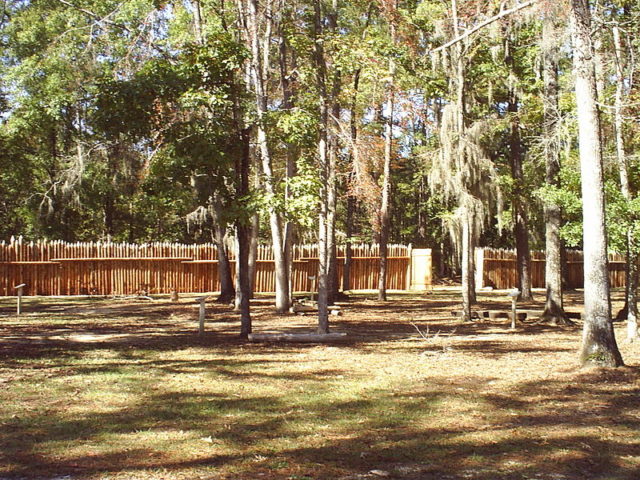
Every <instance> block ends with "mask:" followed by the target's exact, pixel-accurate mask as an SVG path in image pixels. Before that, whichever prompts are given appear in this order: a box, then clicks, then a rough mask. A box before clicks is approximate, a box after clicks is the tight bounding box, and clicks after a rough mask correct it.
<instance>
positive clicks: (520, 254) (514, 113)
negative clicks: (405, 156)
mask: <svg viewBox="0 0 640 480" xmlns="http://www.w3.org/2000/svg"><path fill="white" fill-rule="evenodd" d="M511 49H512V45H511V43H510V42H509V40H505V51H506V55H505V64H506V65H507V68H509V69H510V70H511V71H512V72H513V71H514V70H515V61H514V58H513V52H512V51H511ZM509 90H510V91H509V103H508V105H507V111H508V112H509V114H510V121H511V125H510V132H509V161H510V164H511V178H513V184H514V192H513V203H512V207H513V220H514V226H515V228H514V230H515V232H514V233H515V240H516V268H517V273H518V275H517V281H518V284H517V285H516V286H517V288H518V290H520V295H519V297H518V298H519V300H525V301H528V300H532V299H533V294H532V292H531V251H530V249H529V218H528V214H527V205H526V202H523V201H522V191H523V187H524V174H523V171H522V160H523V152H522V140H521V137H520V122H519V119H518V103H519V99H518V94H517V93H516V89H515V86H513V87H510V89H509Z"/></svg>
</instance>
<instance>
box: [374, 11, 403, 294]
mask: <svg viewBox="0 0 640 480" xmlns="http://www.w3.org/2000/svg"><path fill="white" fill-rule="evenodd" d="M397 7H398V5H397V0H394V1H393V5H392V8H393V11H394V13H395V10H396V9H397ZM389 28H390V30H391V32H390V33H391V43H392V44H395V41H396V32H395V25H394V21H393V19H391V20H390V21H389ZM395 74H396V64H395V61H394V60H393V58H390V59H389V81H388V82H387V104H386V106H385V110H386V115H387V118H386V121H385V125H384V165H383V168H382V200H381V202H380V272H379V276H378V300H381V301H386V300H387V250H388V248H387V243H388V242H389V230H390V227H391V215H390V212H389V210H390V207H389V202H390V198H389V197H390V195H391V156H392V152H393V114H394V107H395Z"/></svg>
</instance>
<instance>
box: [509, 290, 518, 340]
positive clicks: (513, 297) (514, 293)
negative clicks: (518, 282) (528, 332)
mask: <svg viewBox="0 0 640 480" xmlns="http://www.w3.org/2000/svg"><path fill="white" fill-rule="evenodd" d="M508 295H509V296H510V297H511V330H515V328H516V314H517V312H516V302H517V301H518V296H519V295H520V290H518V289H517V288H514V289H513V290H510V291H509V293H508Z"/></svg>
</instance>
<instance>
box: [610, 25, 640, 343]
mask: <svg viewBox="0 0 640 480" xmlns="http://www.w3.org/2000/svg"><path fill="white" fill-rule="evenodd" d="M612 31H613V44H614V48H615V56H616V96H615V108H614V123H615V131H616V154H617V159H618V170H619V172H620V190H621V191H622V195H623V197H624V199H625V200H626V201H627V202H630V201H631V199H632V196H631V187H630V185H629V173H628V171H629V166H628V164H627V156H626V152H625V145H624V136H623V127H624V116H623V111H622V109H623V100H624V88H625V80H626V79H625V75H624V68H623V48H622V40H621V38H620V28H619V26H618V24H617V23H616V24H614V25H613V28H612ZM626 250H627V251H626V254H627V265H626V268H625V278H626V282H625V305H624V308H623V312H625V313H626V316H627V340H629V341H630V342H633V341H635V340H637V339H638V338H639V337H640V332H638V292H637V290H638V255H637V252H635V251H634V245H633V232H632V229H631V226H630V225H629V226H627V249H626ZM619 316H620V314H618V317H619Z"/></svg>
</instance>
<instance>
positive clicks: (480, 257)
mask: <svg viewBox="0 0 640 480" xmlns="http://www.w3.org/2000/svg"><path fill="white" fill-rule="evenodd" d="M475 253H476V265H475V266H476V288H482V287H484V248H479V247H476V252H475Z"/></svg>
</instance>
